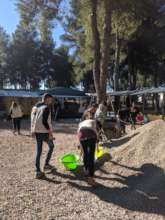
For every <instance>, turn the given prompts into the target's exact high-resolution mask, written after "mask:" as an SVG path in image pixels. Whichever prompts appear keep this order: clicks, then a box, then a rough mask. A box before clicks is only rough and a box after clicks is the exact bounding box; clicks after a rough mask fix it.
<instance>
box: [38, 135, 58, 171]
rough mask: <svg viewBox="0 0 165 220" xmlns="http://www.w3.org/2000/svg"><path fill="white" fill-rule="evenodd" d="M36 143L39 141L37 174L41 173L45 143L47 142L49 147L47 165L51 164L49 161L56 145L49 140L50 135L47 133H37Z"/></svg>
mask: <svg viewBox="0 0 165 220" xmlns="http://www.w3.org/2000/svg"><path fill="white" fill-rule="evenodd" d="M36 141H37V152H36V162H35V165H36V172H40V158H41V154H42V146H43V142H46V143H47V144H48V147H49V150H48V153H47V156H46V160H45V165H48V164H49V161H50V159H51V156H52V153H53V149H54V143H53V140H50V139H49V134H47V133H36Z"/></svg>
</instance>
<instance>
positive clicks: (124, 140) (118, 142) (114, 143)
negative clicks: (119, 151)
mask: <svg viewBox="0 0 165 220" xmlns="http://www.w3.org/2000/svg"><path fill="white" fill-rule="evenodd" d="M138 134H139V132H137V133H135V134H133V135H132V136H130V137H124V138H120V139H116V140H113V141H112V143H111V147H119V146H121V145H123V144H126V143H127V142H129V141H130V140H131V139H132V138H134V137H136V136H137V135H138Z"/></svg>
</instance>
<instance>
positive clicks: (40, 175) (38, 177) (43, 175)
mask: <svg viewBox="0 0 165 220" xmlns="http://www.w3.org/2000/svg"><path fill="white" fill-rule="evenodd" d="M43 177H45V173H43V172H37V173H36V179H42V178H43Z"/></svg>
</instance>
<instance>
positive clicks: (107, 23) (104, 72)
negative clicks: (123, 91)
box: [100, 0, 111, 101]
mask: <svg viewBox="0 0 165 220" xmlns="http://www.w3.org/2000/svg"><path fill="white" fill-rule="evenodd" d="M104 9H105V17H104V27H103V29H104V31H103V32H104V33H103V46H102V53H101V64H100V90H101V95H102V101H105V100H106V87H107V76H108V63H109V50H110V34H111V1H110V0H104Z"/></svg>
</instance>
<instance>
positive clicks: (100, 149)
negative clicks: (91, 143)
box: [95, 145, 104, 159]
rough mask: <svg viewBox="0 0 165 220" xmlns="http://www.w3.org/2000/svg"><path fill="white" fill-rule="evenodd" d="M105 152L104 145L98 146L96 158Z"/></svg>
mask: <svg viewBox="0 0 165 220" xmlns="http://www.w3.org/2000/svg"><path fill="white" fill-rule="evenodd" d="M103 154H104V150H103V146H102V145H99V146H98V147H97V148H96V151H95V158H96V159H99V158H100V157H102V156H103Z"/></svg>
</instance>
